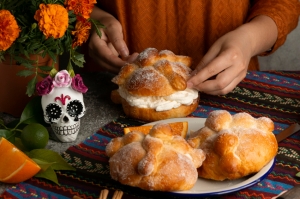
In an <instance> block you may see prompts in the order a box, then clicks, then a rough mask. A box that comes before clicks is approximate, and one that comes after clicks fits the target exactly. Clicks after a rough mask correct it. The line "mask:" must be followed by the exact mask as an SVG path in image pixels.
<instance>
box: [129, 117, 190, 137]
mask: <svg viewBox="0 0 300 199" xmlns="http://www.w3.org/2000/svg"><path fill="white" fill-rule="evenodd" d="M168 124H169V125H170V127H171V129H172V131H173V132H174V134H176V135H180V136H182V137H183V138H185V137H186V134H187V131H188V122H187V121H183V122H172V123H168ZM152 127H153V125H145V126H131V127H125V128H124V134H127V133H129V132H131V131H140V132H142V133H144V134H148V133H149V131H150V129H151V128H152Z"/></svg>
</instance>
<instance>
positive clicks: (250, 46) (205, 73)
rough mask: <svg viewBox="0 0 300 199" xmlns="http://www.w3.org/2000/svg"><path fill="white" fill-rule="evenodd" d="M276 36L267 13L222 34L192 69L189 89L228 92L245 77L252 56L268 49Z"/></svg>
mask: <svg viewBox="0 0 300 199" xmlns="http://www.w3.org/2000/svg"><path fill="white" fill-rule="evenodd" d="M276 38H277V26H276V24H275V22H274V21H273V20H272V19H271V18H269V17H267V16H258V17H256V18H254V19H253V20H252V21H251V22H249V23H247V24H244V25H242V26H240V27H239V28H237V29H236V30H234V31H231V32H229V33H227V34H225V35H224V36H222V37H221V38H219V39H218V40H217V41H216V42H215V43H214V44H213V45H212V46H211V48H210V49H209V51H208V52H207V54H206V55H205V56H204V57H203V59H202V60H201V62H200V63H199V64H198V65H197V67H196V69H195V70H194V71H193V72H192V77H191V78H190V79H189V80H188V83H187V84H188V88H195V89H197V90H199V91H202V92H204V93H208V94H211V95H224V94H227V93H229V92H230V91H232V90H233V89H234V88H235V87H236V85H237V84H238V83H239V82H241V81H242V80H243V79H244V78H245V76H246V73H247V69H248V64H249V62H250V59H251V57H252V56H254V55H257V54H259V53H261V52H264V51H267V50H268V49H270V48H271V47H272V46H273V44H274V43H275V41H276Z"/></svg>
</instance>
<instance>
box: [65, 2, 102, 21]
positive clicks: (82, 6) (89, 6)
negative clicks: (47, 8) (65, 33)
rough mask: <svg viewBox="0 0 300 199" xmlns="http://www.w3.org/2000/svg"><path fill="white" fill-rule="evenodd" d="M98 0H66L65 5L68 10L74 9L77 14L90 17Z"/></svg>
mask: <svg viewBox="0 0 300 199" xmlns="http://www.w3.org/2000/svg"><path fill="white" fill-rule="evenodd" d="M95 3H97V1H96V0H81V1H78V0H66V1H65V5H66V8H67V9H68V10H73V11H74V13H75V14H76V15H79V16H82V17H84V18H85V19H88V18H90V14H91V13H92V10H93V8H94V5H95Z"/></svg>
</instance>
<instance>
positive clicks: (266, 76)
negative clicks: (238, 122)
mask: <svg viewBox="0 0 300 199" xmlns="http://www.w3.org/2000/svg"><path fill="white" fill-rule="evenodd" d="M219 109H225V110H228V111H230V112H231V113H237V112H248V113H249V114H251V115H252V116H254V117H260V116H266V117H269V118H271V119H272V120H273V121H274V123H275V131H274V133H275V134H277V133H278V132H279V131H281V130H283V129H284V128H286V127H287V126H288V125H289V124H292V123H294V122H297V121H300V72H296V71H290V72H288V71H267V72H258V71H249V72H248V73H247V76H246V78H245V79H244V80H243V81H242V82H241V83H240V84H239V85H238V86H237V87H236V88H235V89H234V91H233V92H231V93H229V94H227V95H224V96H211V95H206V94H202V93H201V101H200V104H199V106H198V108H197V110H196V111H195V112H194V113H192V114H191V115H190V116H189V117H202V118H205V117H207V115H208V114H209V113H210V112H211V111H213V110H219ZM142 124H144V123H143V122H140V121H136V120H132V119H129V118H126V117H125V116H120V117H119V118H116V120H114V121H111V122H109V123H108V124H106V125H104V126H102V127H99V130H98V131H97V132H95V133H94V134H93V135H92V136H90V137H88V138H87V139H86V140H85V141H84V142H82V143H80V144H79V145H75V146H72V147H70V148H69V149H68V150H67V151H65V152H64V153H63V154H62V156H63V157H64V158H65V160H67V161H68V162H69V163H70V164H71V165H73V166H74V167H75V168H76V169H77V170H76V171H75V172H73V171H66V172H65V171H64V172H60V171H59V172H57V175H58V180H59V183H60V186H58V185H56V184H53V183H51V182H49V181H46V180H43V179H40V178H32V179H30V180H28V181H26V182H22V183H19V184H17V185H16V186H12V187H10V188H8V189H6V191H5V192H4V193H3V194H2V195H1V196H0V198H38V199H41V198H45V199H46V198H47V199H54V198H58V199H64V198H66V199H67V198H72V197H73V196H74V195H77V196H80V197H82V198H90V199H94V198H98V197H99V193H100V191H101V190H102V189H105V188H106V189H109V190H110V192H109V198H111V197H112V194H113V192H114V190H116V189H120V190H122V191H123V192H124V195H123V197H122V198H124V199H126V198H131V199H134V198H161V197H164V198H182V197H181V196H180V195H173V194H168V193H161V192H153V191H144V190H140V189H138V188H133V187H129V186H125V185H121V184H119V183H118V182H116V181H114V180H112V179H111V178H110V175H109V166H108V157H107V156H106V155H105V152H104V151H105V146H106V144H107V143H108V142H109V141H110V139H111V138H113V137H116V136H122V134H123V128H124V127H126V126H134V125H142ZM298 172H300V132H298V133H296V134H294V135H293V136H291V137H289V138H287V139H285V140H284V141H282V142H280V143H279V150H278V154H277V156H276V159H275V166H274V167H273V169H272V171H271V172H270V173H269V175H268V176H267V177H266V178H265V179H263V180H262V181H260V182H258V183H256V184H254V185H253V186H250V187H248V188H245V189H243V190H240V191H237V192H233V193H229V194H225V195H217V196H214V197H212V196H207V198H225V199H226V198H227V199H229V198H271V197H273V196H275V195H277V194H279V193H280V192H282V191H283V190H286V189H290V188H292V187H293V186H295V185H298V184H300V179H299V178H297V177H296V176H295V175H296V173H298ZM189 197H191V198H195V197H196V196H195V195H193V196H185V197H184V198H189ZM203 197H204V196H202V198H203ZM205 197H206V196H205ZM196 198H201V197H200V196H199V197H198V196H197V197H196Z"/></svg>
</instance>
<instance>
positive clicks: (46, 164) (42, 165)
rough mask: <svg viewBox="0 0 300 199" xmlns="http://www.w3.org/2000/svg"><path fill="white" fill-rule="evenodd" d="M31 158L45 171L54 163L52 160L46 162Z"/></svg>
mask: <svg viewBox="0 0 300 199" xmlns="http://www.w3.org/2000/svg"><path fill="white" fill-rule="evenodd" d="M32 160H33V161H34V162H35V163H37V164H38V165H39V166H40V167H41V169H42V171H46V170H47V169H48V168H49V167H51V165H53V163H54V162H46V161H43V160H40V159H36V158H32Z"/></svg>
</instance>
